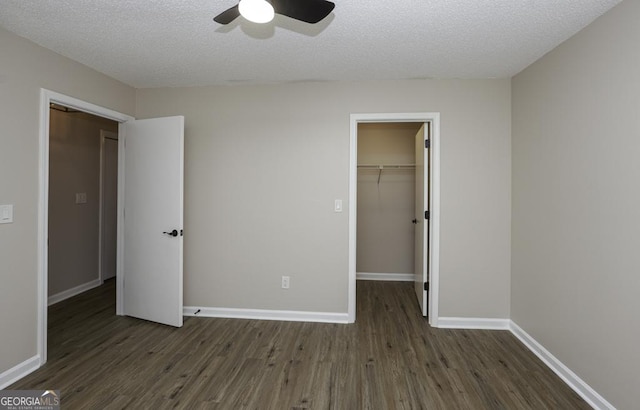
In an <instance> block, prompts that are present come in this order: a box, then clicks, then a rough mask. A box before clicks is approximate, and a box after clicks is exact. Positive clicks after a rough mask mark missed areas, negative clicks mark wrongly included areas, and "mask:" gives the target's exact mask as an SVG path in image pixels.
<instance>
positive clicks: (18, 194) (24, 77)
mask: <svg viewBox="0 0 640 410" xmlns="http://www.w3.org/2000/svg"><path fill="white" fill-rule="evenodd" d="M0 50H1V57H0V128H1V129H0V147H1V148H0V204H13V205H14V223H13V224H7V225H0V280H1V282H2V286H0V329H2V330H1V331H0V373H2V372H4V371H6V370H7V369H10V368H12V367H13V366H15V365H17V364H19V363H22V362H23V361H25V360H27V359H29V358H31V357H34V356H35V355H36V353H37V348H36V343H37V340H36V339H37V224H38V215H37V208H38V128H39V114H40V88H41V87H44V88H47V89H50V90H53V91H58V92H61V93H63V94H67V95H71V96H73V97H77V98H80V99H84V100H86V101H89V102H92V103H95V104H98V105H102V106H105V107H108V108H111V109H114V110H117V111H121V112H124V113H132V112H133V107H134V103H135V93H134V90H133V89H132V88H130V87H128V86H125V85H123V84H122V83H119V82H117V81H115V80H113V79H110V78H108V77H106V76H104V75H102V74H99V73H97V72H95V71H93V70H91V69H89V68H87V67H85V66H83V65H81V64H78V63H76V62H73V61H71V60H69V59H67V58H64V57H62V56H60V55H58V54H55V53H53V52H51V51H48V50H45V49H43V48H41V47H39V46H37V45H35V44H34V43H32V42H29V41H27V40H25V39H22V38H20V37H17V36H15V35H13V34H11V33H9V32H7V31H6V30H4V29H1V28H0Z"/></svg>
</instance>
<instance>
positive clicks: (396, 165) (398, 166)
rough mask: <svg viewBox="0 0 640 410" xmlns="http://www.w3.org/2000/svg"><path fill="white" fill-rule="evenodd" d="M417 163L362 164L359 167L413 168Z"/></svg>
mask: <svg viewBox="0 0 640 410" xmlns="http://www.w3.org/2000/svg"><path fill="white" fill-rule="evenodd" d="M415 167H416V164H379V165H378V164H360V165H358V168H364V169H405V168H406V169H411V168H415Z"/></svg>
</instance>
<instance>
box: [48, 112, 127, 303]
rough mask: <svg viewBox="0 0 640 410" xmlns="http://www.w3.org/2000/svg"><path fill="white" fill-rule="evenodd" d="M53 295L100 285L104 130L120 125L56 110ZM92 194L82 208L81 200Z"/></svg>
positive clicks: (51, 155)
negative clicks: (77, 198)
mask: <svg viewBox="0 0 640 410" xmlns="http://www.w3.org/2000/svg"><path fill="white" fill-rule="evenodd" d="M50 124H51V125H50V127H49V129H50V133H49V283H48V284H49V289H48V294H49V296H51V295H56V294H58V293H60V292H63V291H66V290H69V289H72V288H75V287H77V286H80V285H84V284H86V283H88V282H91V281H94V280H97V279H99V277H100V275H99V269H98V255H99V249H98V247H99V245H98V243H99V237H98V235H99V212H100V130H107V131H112V132H118V123H117V122H115V121H110V120H107V119H104V118H100V117H96V116H93V115H89V114H85V113H81V112H70V113H66V112H61V111H58V110H54V109H51V110H50ZM76 193H85V194H87V202H86V203H84V204H76V201H75V194H76Z"/></svg>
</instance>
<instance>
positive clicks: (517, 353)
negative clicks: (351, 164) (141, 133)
mask: <svg viewBox="0 0 640 410" xmlns="http://www.w3.org/2000/svg"><path fill="white" fill-rule="evenodd" d="M357 302H358V305H357V321H356V323H355V324H350V325H341V324H325V323H300V322H278V321H258V320H237V319H211V318H199V317H188V318H186V319H185V321H184V326H183V327H182V328H180V329H175V328H171V327H168V326H164V325H159V324H155V323H151V322H146V321H143V320H138V319H133V318H128V317H118V316H115V314H114V311H115V281H113V280H112V281H108V282H107V283H106V284H105V285H103V286H101V287H98V288H96V289H93V290H91V291H88V292H86V293H84V294H82V295H78V296H76V297H74V298H72V299H69V300H66V301H64V302H61V303H58V304H56V305H54V306H52V307H50V310H49V361H48V363H47V364H46V365H45V366H44V367H42V368H41V369H39V370H37V371H36V372H34V373H32V374H30V375H29V376H27V377H25V378H24V379H22V380H20V381H18V382H17V383H15V384H14V385H13V386H10V387H9V388H10V389H45V388H46V389H52V388H53V389H59V390H60V391H61V394H62V404H63V408H65V409H93V408H100V409H102V408H106V409H125V408H127V409H146V408H149V409H165V408H166V409H174V408H176V409H225V410H226V409H277V410H280V409H345V410H352V409H429V410H432V409H445V410H448V409H465V410H466V409H536V410H537V409H559V408H561V409H588V408H589V406H588V405H587V404H586V403H585V402H584V401H583V400H582V399H581V398H580V397H579V396H578V395H577V394H576V393H575V392H573V391H572V390H571V389H570V388H569V387H568V386H567V385H565V384H564V383H563V382H562V381H561V380H560V379H559V378H558V377H557V376H556V375H555V374H553V372H551V371H550V370H549V369H548V368H547V367H546V366H545V365H544V364H543V363H542V362H541V361H540V360H538V359H537V358H536V357H535V356H534V355H533V354H532V353H531V352H530V351H528V350H527V349H526V348H525V347H524V346H523V345H522V344H521V343H520V342H519V341H518V340H517V339H516V338H515V337H514V336H513V335H512V334H511V333H509V332H507V331H483V330H451V329H435V328H431V327H430V326H429V325H428V323H427V320H426V319H425V318H423V317H422V316H421V315H420V312H419V310H418V305H417V302H416V301H415V295H414V293H413V287H412V284H410V283H392V282H358V286H357Z"/></svg>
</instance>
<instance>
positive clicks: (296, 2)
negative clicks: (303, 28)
mask: <svg viewBox="0 0 640 410" xmlns="http://www.w3.org/2000/svg"><path fill="white" fill-rule="evenodd" d="M335 6H336V5H335V4H334V3H332V2H330V1H327V0H240V2H239V3H238V4H237V5H235V6H233V7H231V8H230V9H227V10H225V11H223V12H222V13H220V14H218V15H217V16H215V17H214V18H213V21H215V22H216V23H220V24H229V23H231V22H232V21H233V20H235V19H236V18H238V16H240V15H242V16H243V17H244V18H246V19H247V20H249V21H252V22H254V23H268V22H270V21H271V20H272V19H273V16H274V14H276V13H277V14H282V15H283V16H287V17H291V18H292V19H296V20H300V21H304V22H305V23H311V24H314V23H317V22H319V21H320V20H322V19H323V18H325V17H327V16H328V15H329V13H331V11H332V10H333V8H334V7H335Z"/></svg>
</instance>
